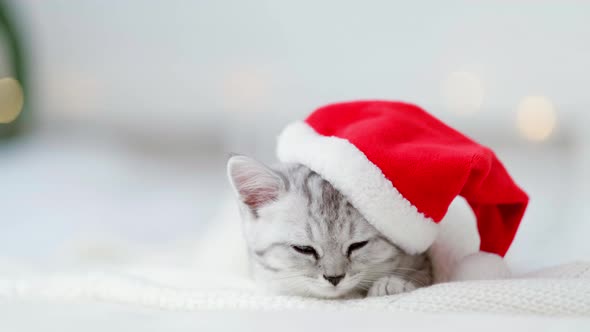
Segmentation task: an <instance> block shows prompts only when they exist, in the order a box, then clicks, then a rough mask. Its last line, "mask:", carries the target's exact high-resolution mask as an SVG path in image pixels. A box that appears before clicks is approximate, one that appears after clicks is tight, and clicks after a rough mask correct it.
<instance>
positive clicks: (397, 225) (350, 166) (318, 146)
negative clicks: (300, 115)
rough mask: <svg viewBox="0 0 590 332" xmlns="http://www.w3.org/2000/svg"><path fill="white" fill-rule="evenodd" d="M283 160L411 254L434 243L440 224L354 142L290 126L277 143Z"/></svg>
mask: <svg viewBox="0 0 590 332" xmlns="http://www.w3.org/2000/svg"><path fill="white" fill-rule="evenodd" d="M277 155H278V158H279V160H281V161H283V162H294V163H300V164H303V165H305V166H307V167H309V168H310V169H312V170H313V171H314V172H316V173H318V174H319V175H321V176H322V177H323V178H324V179H325V180H327V181H329V182H330V183H331V184H332V185H333V186H334V187H335V188H336V189H338V190H339V191H340V192H341V193H342V194H344V195H345V196H346V197H347V198H348V200H350V202H351V204H352V205H353V206H354V207H355V208H357V209H358V210H359V212H361V213H362V214H363V216H364V217H365V218H366V219H367V221H369V222H370V223H371V224H372V225H373V226H374V227H375V228H376V229H377V230H378V231H380V232H381V233H383V235H385V236H386V237H387V238H389V239H390V240H391V241H392V242H393V243H395V244H396V245H398V246H400V247H401V248H402V249H404V250H405V251H406V252H408V253H410V254H416V253H422V252H424V251H426V250H427V249H428V247H429V246H430V245H431V244H432V243H433V242H434V240H435V238H436V236H437V224H436V223H435V222H434V221H433V220H432V219H431V218H428V217H426V216H425V215H424V214H422V213H420V212H419V211H418V210H417V209H416V207H415V206H413V205H412V204H411V203H410V202H409V201H408V200H407V199H406V198H404V197H403V196H402V195H401V194H400V192H399V191H398V190H397V189H396V188H395V187H394V186H393V184H392V183H391V181H389V180H388V179H387V178H386V177H385V175H383V173H382V172H381V170H380V169H379V168H378V167H377V166H376V165H375V164H373V163H372V162H371V161H369V159H367V157H366V156H365V155H364V154H363V152H361V151H360V150H359V149H358V148H357V147H355V146H354V145H353V144H352V143H350V142H349V141H347V140H345V139H342V138H338V137H328V136H322V135H320V134H318V133H317V132H316V131H315V130H314V129H313V128H311V127H310V126H309V125H308V124H307V123H305V122H296V123H292V124H290V125H289V126H287V127H286V128H285V129H284V130H283V132H282V133H281V135H280V136H279V140H278V147H277Z"/></svg>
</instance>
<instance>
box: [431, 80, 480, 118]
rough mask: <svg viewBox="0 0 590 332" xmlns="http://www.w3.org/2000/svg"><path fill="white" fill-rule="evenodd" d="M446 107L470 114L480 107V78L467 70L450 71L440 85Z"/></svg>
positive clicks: (456, 111)
mask: <svg viewBox="0 0 590 332" xmlns="http://www.w3.org/2000/svg"><path fill="white" fill-rule="evenodd" d="M441 93H442V97H443V100H444V103H445V106H446V108H447V109H448V110H449V111H451V112H453V113H457V114H470V113H474V112H477V111H479V110H480V109H481V106H482V104H483V99H484V88H483V84H482V82H481V79H480V78H479V77H478V76H477V75H476V74H474V73H472V72H468V71H456V72H452V73H451V74H450V75H449V76H448V77H447V78H446V79H445V80H444V82H443V84H442V87H441Z"/></svg>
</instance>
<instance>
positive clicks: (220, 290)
mask: <svg viewBox="0 0 590 332" xmlns="http://www.w3.org/2000/svg"><path fill="white" fill-rule="evenodd" d="M167 272H168V274H177V275H182V274H183V273H184V272H183V271H167ZM188 279H191V280H194V285H207V286H206V288H205V286H200V287H201V288H197V287H196V286H195V287H192V286H189V285H184V284H183V285H180V284H171V283H166V282H163V281H162V280H155V279H147V277H146V276H141V277H139V276H137V275H133V274H129V273H127V272H120V273H117V272H111V273H85V274H80V273H70V274H59V275H51V276H36V277H20V278H14V279H0V299H2V300H4V301H7V300H44V301H49V302H52V301H53V302H58V301H74V302H84V301H86V302H88V301H91V302H103V303H116V304H128V305H136V306H145V307H151V308H157V309H167V310H186V311H191V310H220V309H244V310H285V309H319V310H386V311H392V312H426V313H462V312H472V313H503V314H538V315H555V316H590V263H573V264H569V265H563V266H560V267H555V268H550V269H547V270H543V271H539V272H535V273H533V274H528V275H526V276H523V277H522V278H518V279H510V280H494V281H469V282H454V283H443V284H437V285H434V286H431V287H427V288H422V289H418V290H416V291H413V292H410V293H404V294H400V295H396V296H386V297H377V298H366V299H357V300H319V299H311V298H302V297H291V296H274V295H268V294H263V293H260V292H258V291H257V290H256V289H255V288H253V287H251V284H249V283H248V282H247V281H246V280H236V279H234V280H227V283H225V284H224V283H223V282H219V280H217V284H216V285H212V284H211V283H209V282H208V281H207V280H205V279H202V280H197V279H194V278H193V277H190V278H188ZM217 279H219V278H217Z"/></svg>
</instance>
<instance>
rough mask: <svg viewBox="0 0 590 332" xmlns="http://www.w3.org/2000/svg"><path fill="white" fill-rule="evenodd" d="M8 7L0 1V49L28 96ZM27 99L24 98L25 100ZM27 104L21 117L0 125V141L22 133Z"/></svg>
mask: <svg viewBox="0 0 590 332" xmlns="http://www.w3.org/2000/svg"><path fill="white" fill-rule="evenodd" d="M9 9H10V8H9V6H8V5H7V4H6V2H5V1H2V0H0V37H3V38H0V41H3V42H4V45H0V47H1V48H5V49H6V50H7V51H8V56H9V60H10V61H11V62H10V64H9V65H10V66H11V67H12V72H13V73H14V76H15V77H14V78H16V79H17V80H18V81H19V82H20V84H21V85H22V87H23V90H24V94H25V96H27V95H29V93H28V92H29V89H28V84H27V79H26V61H25V60H26V59H25V55H24V51H23V48H22V43H21V41H22V39H21V38H22V36H21V35H19V33H20V30H19V29H18V26H17V24H16V23H15V20H14V16H13V15H12V13H11V12H10V10H9ZM27 99H28V98H26V97H25V100H27ZM27 104H28V103H27V102H26V101H25V109H24V110H23V112H22V113H21V115H20V116H19V117H18V118H17V119H16V120H15V121H14V122H12V123H9V124H0V139H5V138H9V137H14V136H17V135H19V134H21V133H22V132H23V129H24V127H25V122H26V121H27V119H28V118H29V116H28V115H29V114H28V113H29V112H28V110H27V108H28V107H27Z"/></svg>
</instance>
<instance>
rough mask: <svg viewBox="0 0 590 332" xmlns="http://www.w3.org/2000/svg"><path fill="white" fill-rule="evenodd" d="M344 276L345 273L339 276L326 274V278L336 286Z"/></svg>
mask: <svg viewBox="0 0 590 332" xmlns="http://www.w3.org/2000/svg"><path fill="white" fill-rule="evenodd" d="M343 278H344V274H341V275H339V276H327V275H325V274H324V279H326V280H328V281H329V282H330V283H331V284H332V285H334V286H336V285H338V283H339V282H340V280H342V279H343Z"/></svg>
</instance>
